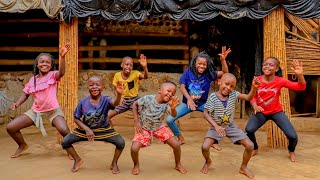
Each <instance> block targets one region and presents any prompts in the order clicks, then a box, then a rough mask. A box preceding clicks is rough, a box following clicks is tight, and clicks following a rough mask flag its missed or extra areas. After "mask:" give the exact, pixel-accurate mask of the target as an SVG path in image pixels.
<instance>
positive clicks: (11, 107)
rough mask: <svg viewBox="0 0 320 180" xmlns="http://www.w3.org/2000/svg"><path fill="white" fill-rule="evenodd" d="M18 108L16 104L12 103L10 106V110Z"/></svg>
mask: <svg viewBox="0 0 320 180" xmlns="http://www.w3.org/2000/svg"><path fill="white" fill-rule="evenodd" d="M18 107H19V104H18V103H13V104H11V106H10V109H12V110H15V109H17V108H18Z"/></svg>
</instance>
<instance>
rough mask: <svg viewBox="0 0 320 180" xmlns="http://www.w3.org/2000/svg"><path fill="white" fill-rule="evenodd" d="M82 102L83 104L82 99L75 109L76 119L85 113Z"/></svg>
mask: <svg viewBox="0 0 320 180" xmlns="http://www.w3.org/2000/svg"><path fill="white" fill-rule="evenodd" d="M82 104H83V100H81V101H80V102H79V104H78V106H77V107H76V109H75V110H74V113H73V116H74V118H76V119H80V118H81V117H82V115H83V113H82Z"/></svg>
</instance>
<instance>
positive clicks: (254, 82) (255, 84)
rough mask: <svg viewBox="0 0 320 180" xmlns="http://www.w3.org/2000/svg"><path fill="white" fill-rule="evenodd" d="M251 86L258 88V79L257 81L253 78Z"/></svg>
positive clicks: (255, 77) (256, 78)
mask: <svg viewBox="0 0 320 180" xmlns="http://www.w3.org/2000/svg"><path fill="white" fill-rule="evenodd" d="M252 85H253V86H254V87H255V88H258V87H259V85H260V81H259V79H258V77H257V76H254V77H253V80H252Z"/></svg>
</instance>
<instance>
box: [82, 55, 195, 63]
mask: <svg viewBox="0 0 320 180" xmlns="http://www.w3.org/2000/svg"><path fill="white" fill-rule="evenodd" d="M121 61H122V58H113V57H106V58H80V59H79V62H80V63H87V62H97V63H120V62H121ZM134 63H139V62H138V60H137V59H134ZM148 64H182V65H184V64H189V60H182V59H148Z"/></svg>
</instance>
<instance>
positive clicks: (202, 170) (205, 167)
mask: <svg viewBox="0 0 320 180" xmlns="http://www.w3.org/2000/svg"><path fill="white" fill-rule="evenodd" d="M211 162H212V161H211V159H209V160H208V161H206V162H205V163H204V165H203V167H202V169H201V170H200V172H202V173H203V174H207V173H208V171H209V167H210V165H211Z"/></svg>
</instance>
